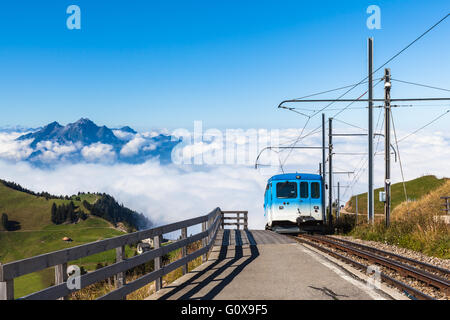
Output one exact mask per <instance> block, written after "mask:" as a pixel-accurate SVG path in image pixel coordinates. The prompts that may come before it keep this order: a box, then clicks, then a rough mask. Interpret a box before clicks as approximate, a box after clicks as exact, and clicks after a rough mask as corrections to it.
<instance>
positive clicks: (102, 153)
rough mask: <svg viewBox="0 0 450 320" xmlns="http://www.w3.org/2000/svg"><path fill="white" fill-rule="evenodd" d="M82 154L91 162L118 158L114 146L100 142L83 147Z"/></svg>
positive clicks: (109, 160)
mask: <svg viewBox="0 0 450 320" xmlns="http://www.w3.org/2000/svg"><path fill="white" fill-rule="evenodd" d="M81 155H82V156H83V157H84V159H86V160H87V161H89V162H96V161H99V162H112V161H114V159H115V158H116V153H115V152H114V150H113V147H112V146H111V145H109V144H103V143H100V142H97V143H93V144H91V145H89V146H86V147H83V149H81Z"/></svg>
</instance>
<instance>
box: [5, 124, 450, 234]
mask: <svg viewBox="0 0 450 320" xmlns="http://www.w3.org/2000/svg"><path fill="white" fill-rule="evenodd" d="M343 132H344V131H343ZM406 134H407V133H406V132H398V136H399V138H400V137H404V136H405V135H406ZM297 135H298V130H296V129H291V130H280V140H281V141H282V142H287V141H290V140H295V139H296V137H297ZM1 137H2V135H0V139H2V138H1ZM2 141H3V140H0V142H2ZM263 142H267V141H263ZM320 144H321V141H320V134H319V135H316V136H312V137H310V138H307V139H306V140H305V141H303V145H314V146H318V145H320ZM366 144H367V140H366V139H365V138H361V139H359V140H358V139H355V138H353V139H351V140H349V139H347V138H339V139H338V138H336V139H335V152H337V153H341V152H366V148H367V146H366ZM261 146H262V145H261ZM4 149H5V146H3V142H2V143H1V144H0V150H4ZM52 150H54V149H52ZM211 150H216V146H211ZM211 150H210V151H211ZM378 151H379V152H381V153H380V155H377V156H376V157H375V185H376V187H379V186H382V184H383V178H384V163H383V153H382V152H383V141H382V140H381V141H380V144H379V146H378ZM208 152H209V151H208ZM288 152H289V151H287V150H286V151H283V152H281V153H280V157H281V159H282V160H284V159H285V157H286V156H287V154H288ZM0 153H1V151H0ZM82 154H83V156H85V157H86V158H87V159H88V161H98V160H99V159H103V160H104V159H113V157H114V153H113V150H112V148H111V146H108V145H101V144H96V145H92V146H89V147H85V148H83V151H82ZM269 155H276V154H275V153H271V152H267V154H266V153H264V156H263V157H262V158H261V162H260V163H265V161H266V160H267V159H268V158H267V157H269ZM400 156H401V160H402V164H403V169H404V173H405V178H406V179H407V180H409V179H413V178H416V177H418V176H421V175H423V174H434V175H437V176H438V177H442V176H447V177H449V176H450V166H449V160H450V133H448V132H437V133H431V134H430V133H422V134H421V135H420V136H417V137H411V138H409V139H407V140H404V141H402V142H401V144H400ZM264 157H266V158H264ZM365 158H366V157H365V156H363V155H352V156H345V155H336V156H335V157H334V168H335V170H339V171H344V170H345V171H347V170H350V171H352V170H355V168H357V167H358V165H361V164H363V163H364V159H365ZM14 159H15V158H14ZM19 159H20V158H19ZM361 160H363V161H361ZM320 161H321V151H320V150H310V149H304V150H294V151H292V153H291V156H290V157H289V158H288V161H287V162H286V165H285V171H291V172H292V171H298V172H317V171H318V163H319V162H320ZM0 172H1V176H0V178H2V179H6V180H11V181H15V182H18V183H20V184H21V185H23V186H24V187H28V188H31V189H33V190H35V191H43V190H45V191H49V192H50V193H54V194H73V193H77V192H78V191H91V192H106V193H109V194H111V195H113V196H114V197H115V198H116V199H117V200H118V201H119V202H123V203H124V205H126V206H128V207H130V208H132V209H134V210H137V211H139V212H143V213H144V214H146V215H148V216H149V217H150V218H151V219H152V220H153V221H155V222H157V223H158V224H162V223H169V222H174V221H178V220H182V219H188V218H191V217H195V216H198V215H202V214H205V213H207V212H209V211H211V210H212V209H214V208H215V207H221V208H222V209H224V210H248V211H249V223H250V227H251V228H259V229H261V228H264V224H265V220H264V215H263V214H264V213H263V207H262V205H263V194H264V187H265V183H266V180H267V179H268V178H269V177H270V175H272V174H275V173H278V172H279V168H278V167H275V168H261V169H260V170H255V169H254V168H253V163H252V164H250V165H237V164H234V165H217V166H191V165H180V166H178V167H177V166H175V165H170V166H162V165H160V164H159V163H157V162H152V161H147V162H145V163H143V164H139V165H130V164H117V163H116V164H113V163H112V162H111V163H109V164H108V163H88V164H86V163H79V164H62V163H61V164H59V165H56V166H55V167H54V168H52V169H38V168H34V167H32V166H30V165H29V164H27V163H25V162H15V163H12V162H11V161H1V160H0ZM261 173H264V175H263V174H261ZM335 178H336V179H335V181H336V182H337V181H338V180H339V181H340V182H341V185H347V184H349V183H350V182H351V181H352V179H353V177H352V176H350V177H348V176H346V175H337V176H336V177H335ZM392 180H393V182H394V183H395V182H400V181H401V175H400V170H399V163H395V162H394V159H392ZM366 183H367V172H363V174H361V176H360V179H359V182H358V183H357V184H355V186H354V189H353V192H354V193H360V192H365V191H366V190H367V185H366ZM351 193H352V190H347V189H346V190H343V192H341V195H342V198H343V199H344V201H345V200H348V198H349V196H350V195H351Z"/></svg>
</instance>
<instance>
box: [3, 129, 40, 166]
mask: <svg viewBox="0 0 450 320" xmlns="http://www.w3.org/2000/svg"><path fill="white" fill-rule="evenodd" d="M22 134H24V133H23V132H11V133H7V132H0V158H3V159H7V160H12V161H20V160H23V159H26V158H27V157H28V156H29V155H30V154H31V153H32V152H33V149H32V148H31V147H30V144H31V140H21V141H17V140H16V139H17V138H18V137H20V136H21V135H22Z"/></svg>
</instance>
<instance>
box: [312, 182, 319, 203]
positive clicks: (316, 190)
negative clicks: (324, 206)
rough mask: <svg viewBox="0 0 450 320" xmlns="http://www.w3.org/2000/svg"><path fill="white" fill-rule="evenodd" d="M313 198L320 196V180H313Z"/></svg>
mask: <svg viewBox="0 0 450 320" xmlns="http://www.w3.org/2000/svg"><path fill="white" fill-rule="evenodd" d="M311 198H313V199H319V198H320V184H319V183H318V182H311Z"/></svg>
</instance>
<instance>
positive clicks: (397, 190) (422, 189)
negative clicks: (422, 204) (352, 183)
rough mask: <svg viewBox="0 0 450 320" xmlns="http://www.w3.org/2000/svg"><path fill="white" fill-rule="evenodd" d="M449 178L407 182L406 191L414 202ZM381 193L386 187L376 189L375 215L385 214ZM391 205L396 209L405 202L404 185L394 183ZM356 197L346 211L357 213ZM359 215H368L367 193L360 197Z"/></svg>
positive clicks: (425, 178) (351, 200)
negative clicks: (380, 197)
mask: <svg viewBox="0 0 450 320" xmlns="http://www.w3.org/2000/svg"><path fill="white" fill-rule="evenodd" d="M449 180H450V179H448V178H443V179H438V178H436V177H435V176H423V177H420V178H417V179H414V180H410V181H406V182H405V184H406V191H407V195H408V199H409V200H411V201H413V200H417V199H420V198H421V197H422V196H424V195H426V194H428V193H429V192H430V191H433V190H435V189H437V188H439V187H440V186H442V185H443V184H445V182H446V181H449ZM380 191H384V187H382V188H378V189H375V192H374V197H375V204H374V205H375V213H376V214H383V213H384V203H383V202H380V201H378V199H379V195H378V194H379V193H380ZM391 194H392V196H391V205H392V208H393V209H395V208H396V207H397V206H398V205H399V204H400V203H402V202H403V201H405V194H404V191H403V183H402V182H399V183H394V184H393V185H392V186H391ZM355 199H356V197H355V196H353V197H352V198H351V199H350V200H349V201H348V202H347V204H346V209H347V211H349V212H355V211H356V208H355V206H356V200H355ZM358 213H360V214H367V193H362V194H359V195H358Z"/></svg>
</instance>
